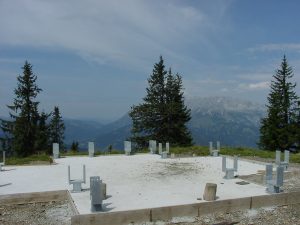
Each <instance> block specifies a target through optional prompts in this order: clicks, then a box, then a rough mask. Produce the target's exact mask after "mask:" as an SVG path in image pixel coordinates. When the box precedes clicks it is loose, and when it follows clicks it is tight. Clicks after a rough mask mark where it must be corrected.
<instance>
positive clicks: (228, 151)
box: [170, 146, 300, 163]
mask: <svg viewBox="0 0 300 225" xmlns="http://www.w3.org/2000/svg"><path fill="white" fill-rule="evenodd" d="M170 152H171V153H175V154H181V155H192V154H196V155H198V156H208V155H209V148H208V147H206V146H191V147H171V148H170ZM220 154H222V155H230V156H234V155H238V156H241V157H259V158H264V159H272V160H274V161H275V152H271V151H263V150H259V149H254V148H244V147H236V148H234V147H222V148H221V151H220ZM281 158H282V159H283V158H284V153H282V154H281ZM290 162H292V163H300V153H297V154H293V153H292V154H290Z"/></svg>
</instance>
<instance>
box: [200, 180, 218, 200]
mask: <svg viewBox="0 0 300 225" xmlns="http://www.w3.org/2000/svg"><path fill="white" fill-rule="evenodd" d="M216 194H217V184H213V183H206V185H205V189H204V194H203V200H205V201H214V200H216Z"/></svg>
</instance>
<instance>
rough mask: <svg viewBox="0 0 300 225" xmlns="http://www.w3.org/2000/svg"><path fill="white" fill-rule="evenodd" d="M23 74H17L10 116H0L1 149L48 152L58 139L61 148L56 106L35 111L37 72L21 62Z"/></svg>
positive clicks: (61, 124) (22, 153)
mask: <svg viewBox="0 0 300 225" xmlns="http://www.w3.org/2000/svg"><path fill="white" fill-rule="evenodd" d="M22 69H23V74H22V75H19V76H18V77H17V81H18V84H17V88H15V90H14V94H15V98H14V99H13V103H12V104H11V105H9V106H8V108H9V110H10V113H9V116H10V119H9V120H4V119H1V120H0V122H1V129H2V130H3V132H4V137H1V139H0V140H1V145H2V149H3V150H5V151H7V152H9V153H10V154H14V155H18V156H22V157H24V156H28V155H32V154H36V153H38V152H46V153H48V154H50V153H51V149H52V147H51V146H52V143H59V145H60V148H61V150H62V149H63V148H64V147H63V146H64V130H65V126H64V122H63V120H62V117H61V115H60V112H59V108H58V106H55V107H54V110H53V112H50V113H45V112H39V110H38V106H39V103H40V102H38V101H37V100H36V98H37V95H38V94H39V93H40V92H41V91H42V89H41V88H39V87H38V85H37V84H36V80H37V76H36V75H34V74H33V72H32V65H31V64H30V63H28V62H27V61H26V62H25V64H24V66H23V67H22Z"/></svg>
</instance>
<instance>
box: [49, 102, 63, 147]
mask: <svg viewBox="0 0 300 225" xmlns="http://www.w3.org/2000/svg"><path fill="white" fill-rule="evenodd" d="M64 132H65V125H64V121H63V119H62V117H61V115H60V112H59V108H58V106H55V107H54V111H53V112H52V118H51V121H50V142H51V143H58V144H59V149H60V150H64V138H65V137H64Z"/></svg>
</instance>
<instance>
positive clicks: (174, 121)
mask: <svg viewBox="0 0 300 225" xmlns="http://www.w3.org/2000/svg"><path fill="white" fill-rule="evenodd" d="M182 89H183V86H182V78H181V76H180V75H179V74H176V75H175V76H173V75H172V73H171V70H170V71H169V74H168V77H167V84H166V93H167V95H166V106H167V107H166V108H167V126H168V129H167V134H168V135H167V138H168V139H169V141H170V142H171V143H175V144H177V145H180V146H186V145H187V146H188V145H191V143H192V136H191V133H190V131H189V130H188V129H187V127H186V123H187V122H188V121H190V119H191V110H190V109H188V108H187V107H186V106H185V104H184V97H183V91H182Z"/></svg>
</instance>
